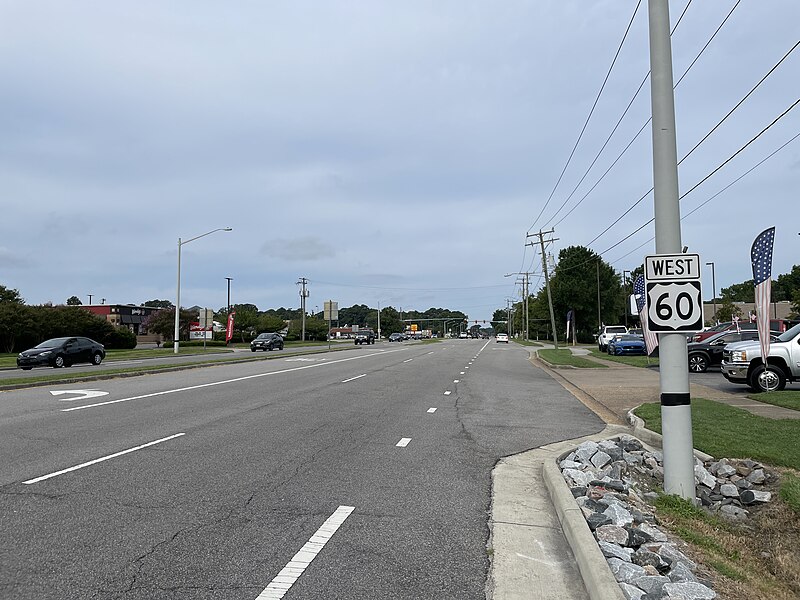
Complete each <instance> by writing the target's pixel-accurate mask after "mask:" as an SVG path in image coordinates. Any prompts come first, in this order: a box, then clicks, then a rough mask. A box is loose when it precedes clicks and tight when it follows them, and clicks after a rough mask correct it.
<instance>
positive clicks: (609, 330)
mask: <svg viewBox="0 0 800 600" xmlns="http://www.w3.org/2000/svg"><path fill="white" fill-rule="evenodd" d="M606 333H628V330H627V329H626V328H625V327H624V326H619V327H606Z"/></svg>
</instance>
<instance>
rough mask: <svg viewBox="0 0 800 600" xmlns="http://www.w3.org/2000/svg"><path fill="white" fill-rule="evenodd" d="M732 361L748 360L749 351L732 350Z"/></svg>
mask: <svg viewBox="0 0 800 600" xmlns="http://www.w3.org/2000/svg"><path fill="white" fill-rule="evenodd" d="M731 362H747V352H745V351H744V350H734V351H733V352H731Z"/></svg>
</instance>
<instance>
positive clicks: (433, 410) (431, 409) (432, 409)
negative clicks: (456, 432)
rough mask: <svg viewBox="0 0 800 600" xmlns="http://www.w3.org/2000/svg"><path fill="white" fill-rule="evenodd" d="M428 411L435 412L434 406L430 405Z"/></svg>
mask: <svg viewBox="0 0 800 600" xmlns="http://www.w3.org/2000/svg"><path fill="white" fill-rule="evenodd" d="M428 412H429V413H435V412H436V409H435V408H434V407H431V408H429V409H428Z"/></svg>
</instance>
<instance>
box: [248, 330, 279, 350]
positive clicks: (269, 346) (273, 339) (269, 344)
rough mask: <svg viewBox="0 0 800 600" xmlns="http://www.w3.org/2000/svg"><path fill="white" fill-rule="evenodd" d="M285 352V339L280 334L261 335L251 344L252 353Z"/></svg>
mask: <svg viewBox="0 0 800 600" xmlns="http://www.w3.org/2000/svg"><path fill="white" fill-rule="evenodd" d="M275 348H277V349H278V350H283V338H282V337H281V334H279V333H259V334H258V337H257V338H256V339H254V340H253V341H252V342H250V351H251V352H255V351H256V350H263V351H264V352H266V351H267V350H274V349H275Z"/></svg>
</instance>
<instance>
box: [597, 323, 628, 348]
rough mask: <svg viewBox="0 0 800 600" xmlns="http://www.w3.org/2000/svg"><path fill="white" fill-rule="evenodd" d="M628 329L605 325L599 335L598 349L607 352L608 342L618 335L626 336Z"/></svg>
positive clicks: (620, 326)
mask: <svg viewBox="0 0 800 600" xmlns="http://www.w3.org/2000/svg"><path fill="white" fill-rule="evenodd" d="M626 333H628V328H627V327H625V325H605V326H604V327H603V328H602V329H601V330H600V333H599V334H598V335H597V348H598V349H599V350H600V352H605V351H606V348H607V347H608V342H610V341H611V339H612V338H613V337H614V336H616V335H625V334H626Z"/></svg>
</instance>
